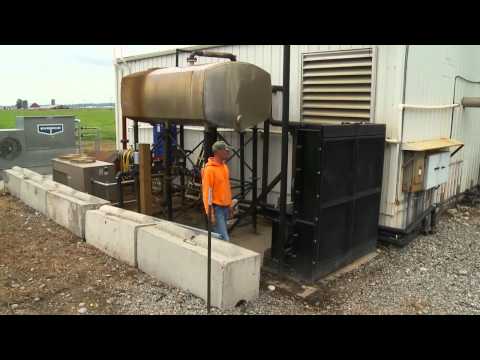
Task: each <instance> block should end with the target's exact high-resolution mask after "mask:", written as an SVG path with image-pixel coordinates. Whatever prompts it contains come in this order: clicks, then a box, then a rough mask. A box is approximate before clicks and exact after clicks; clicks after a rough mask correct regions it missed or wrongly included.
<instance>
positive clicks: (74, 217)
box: [47, 181, 110, 238]
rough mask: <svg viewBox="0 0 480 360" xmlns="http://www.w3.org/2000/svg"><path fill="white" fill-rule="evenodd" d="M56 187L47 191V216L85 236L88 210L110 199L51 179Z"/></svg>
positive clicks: (76, 233)
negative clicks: (86, 192) (77, 189)
mask: <svg viewBox="0 0 480 360" xmlns="http://www.w3.org/2000/svg"><path fill="white" fill-rule="evenodd" d="M50 183H53V184H54V186H55V187H56V188H55V189H54V190H50V191H48V192H47V216H48V217H49V218H50V219H51V220H53V221H55V222H56V223H57V224H59V225H61V226H63V227H65V228H67V229H69V230H70V231H71V232H72V233H74V234H75V235H77V236H78V237H80V238H84V237H85V216H86V212H87V210H95V209H98V208H99V207H101V206H103V205H108V204H110V203H109V202H108V201H106V200H103V199H100V198H98V197H96V196H92V195H89V194H85V193H82V192H80V191H76V190H74V189H72V188H69V187H67V186H65V185H62V184H58V183H55V182H53V181H51V182H50Z"/></svg>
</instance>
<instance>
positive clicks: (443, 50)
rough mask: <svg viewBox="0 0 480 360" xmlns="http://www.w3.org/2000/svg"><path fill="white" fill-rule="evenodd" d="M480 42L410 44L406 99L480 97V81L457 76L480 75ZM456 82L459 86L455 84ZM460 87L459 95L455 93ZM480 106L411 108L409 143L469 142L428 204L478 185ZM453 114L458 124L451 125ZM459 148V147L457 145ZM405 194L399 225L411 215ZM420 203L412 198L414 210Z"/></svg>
mask: <svg viewBox="0 0 480 360" xmlns="http://www.w3.org/2000/svg"><path fill="white" fill-rule="evenodd" d="M479 60H480V47H478V46H464V45H439V46H424V45H422V46H420V45H412V46H410V47H409V55H408V63H407V77H406V88H405V94H406V99H405V103H407V104H413V105H449V104H452V103H453V102H455V103H460V102H461V99H462V97H463V96H480V85H479V84H470V83H468V82H465V81H463V80H461V79H458V80H457V81H456V82H455V77H456V76H457V75H461V76H464V77H466V78H468V79H473V80H477V81H478V80H480V68H479V67H478V61H479ZM454 87H455V89H454ZM454 90H455V99H454V98H453V96H454ZM479 115H480V113H479V110H478V109H463V108H461V107H457V108H455V109H444V110H420V109H406V110H405V114H404V138H403V141H404V142H408V141H417V140H428V139H438V138H442V137H443V138H449V137H453V138H454V139H457V140H461V141H463V142H464V143H465V147H464V148H463V149H462V150H460V151H459V152H458V153H457V154H456V155H455V156H454V157H453V158H451V161H450V170H449V181H448V183H447V184H444V185H442V186H441V187H440V188H439V189H438V190H436V191H435V192H434V194H433V195H432V196H430V195H429V194H427V195H426V196H425V204H424V207H427V206H429V205H430V204H431V203H432V202H434V201H435V202H441V201H444V200H447V199H448V198H450V197H452V196H453V195H455V194H457V193H459V192H463V191H465V190H466V189H468V188H470V187H472V186H474V185H477V184H478V178H479V166H480V164H479V159H480V122H479V120H480V118H479ZM452 119H453V124H452ZM452 150H454V149H452ZM404 195H405V194H404V193H401V196H399V202H400V203H399V206H398V209H397V212H398V214H397V216H396V217H395V221H394V225H395V226H396V227H404V226H405V225H406V223H407V219H406V217H407V216H406V209H407V206H405V205H406V201H405V196H404ZM414 207H415V204H414V202H413V200H411V201H410V206H409V212H410V213H411V211H412V209H413V208H414Z"/></svg>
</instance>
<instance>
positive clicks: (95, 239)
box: [85, 205, 161, 267]
mask: <svg viewBox="0 0 480 360" xmlns="http://www.w3.org/2000/svg"><path fill="white" fill-rule="evenodd" d="M159 222H161V220H159V219H156V218H153V217H150V216H147V215H143V214H139V213H136V212H133V211H128V210H123V209H120V208H116V207H113V206H109V205H105V206H102V207H101V208H99V209H98V210H89V211H87V214H86V220H85V240H86V241H87V243H89V244H91V245H93V246H95V247H96V248H98V249H100V250H102V251H103V252H105V253H106V254H108V255H109V256H111V257H113V258H115V259H118V260H120V261H123V262H125V263H127V264H129V265H130V266H134V267H137V231H138V229H140V228H141V227H144V226H152V225H157V224H159Z"/></svg>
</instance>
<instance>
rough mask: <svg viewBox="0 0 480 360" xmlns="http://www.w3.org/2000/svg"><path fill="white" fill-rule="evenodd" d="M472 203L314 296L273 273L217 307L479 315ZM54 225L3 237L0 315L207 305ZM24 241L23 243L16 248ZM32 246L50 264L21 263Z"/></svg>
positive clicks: (478, 224) (382, 250) (478, 217)
mask: <svg viewBox="0 0 480 360" xmlns="http://www.w3.org/2000/svg"><path fill="white" fill-rule="evenodd" d="M478 198H479V197H477V199H478ZM4 202H5V203H6V204H7V208H6V209H7V210H6V211H4V213H5V214H4V216H7V217H8V216H11V214H10V213H9V212H11V211H12V210H11V209H14V210H15V209H17V208H16V206H17V205H18V204H17V205H16V203H15V202H10V201H4ZM471 204H472V206H459V207H457V208H455V209H451V210H449V211H447V212H446V213H445V214H444V215H443V216H442V217H441V218H440V219H439V221H438V225H437V232H436V233H435V234H433V235H428V236H419V237H418V238H417V239H415V240H414V241H413V242H412V243H411V244H409V245H408V246H406V247H404V248H396V247H393V246H388V247H385V246H380V247H379V253H378V255H377V256H376V257H375V258H374V259H373V260H371V261H370V262H369V263H368V264H366V265H364V266H362V267H360V268H358V269H357V270H355V271H352V272H350V273H348V274H345V275H343V276H341V277H339V278H337V279H335V280H332V281H329V282H327V283H326V284H321V285H319V289H320V290H319V291H318V292H317V294H316V295H315V296H314V297H313V298H311V299H309V301H308V302H307V301H304V300H301V299H298V298H295V297H294V296H293V295H292V294H290V293H286V292H285V291H284V290H282V289H281V288H280V287H279V286H278V282H277V281H274V282H273V283H274V284H275V286H274V287H275V289H274V290H273V291H272V290H269V286H270V285H273V284H272V283H270V280H272V279H271V277H270V276H263V281H262V283H261V289H260V296H259V298H258V299H257V300H255V301H253V302H250V303H247V304H245V305H243V306H239V307H238V308H235V309H233V310H230V311H221V310H219V309H213V314H239V315H240V314H246V315H250V314H480V286H479V285H480V207H479V202H478V201H472V202H471ZM9 209H10V210H9ZM15 211H17V210H15ZM24 213H25V214H29V213H28V211H24ZM15 214H16V213H15ZM15 216H17V215H15ZM19 216H20V217H23V216H24V215H23V214H22V213H20V215H19ZM28 216H33V215H28ZM12 219H13V218H12ZM22 219H23V218H22ZM10 221H12V220H10ZM27 221H28V219H27ZM42 221H43V220H42ZM21 223H23V220H22V221H21ZM5 226H6V225H5ZM49 226H50V225H49ZM51 226H52V228H53V229H54V230H52V231H49V234H48V236H46V237H44V236H43V235H42V236H43V237H42V236H40V235H41V234H40V232H41V231H40V230H41V229H43V227H39V229H40V230H39V232H38V234H37V238H36V240H35V242H33V243H31V241H30V237H29V236H27V235H28V234H25V236H23V235H24V234H23V233H22V234H20V235H22V236H20V235H19V236H15V237H7V238H8V239H10V240H9V241H10V243H11V244H10V247H5V249H4V250H3V251H4V253H7V252H6V251H9V253H14V254H15V257H13V258H14V259H16V260H15V261H14V262H8V261H7V260H8V259H10V258H6V257H4V258H3V262H2V263H0V280H1V281H2V283H3V284H4V286H3V287H0V313H5V314H11V313H16V314H24V313H25V314H32V313H75V314H80V315H82V314H83V315H89V314H102V313H108V314H175V315H180V314H205V313H206V310H205V302H204V301H203V300H201V299H199V298H197V297H195V296H193V295H191V294H188V293H186V292H184V291H181V290H179V289H175V288H171V287H169V286H167V285H165V284H162V283H160V282H158V281H156V280H155V279H153V278H151V277H150V276H148V275H146V274H144V273H142V272H140V271H138V269H133V268H131V267H129V266H127V265H125V264H122V263H120V262H118V261H116V260H115V259H112V258H110V257H108V256H106V255H104V254H102V253H101V252H99V251H97V250H96V249H94V248H92V247H90V246H89V245H88V244H85V243H83V242H77V241H78V240H75V239H71V234H70V235H69V234H67V232H66V231H64V230H62V229H59V228H58V229H57V228H56V227H55V226H54V225H51ZM8 234H9V233H8ZM8 234H7V235H8ZM62 234H63V235H64V236H63V237H62V236H61V235H62ZM67 235H68V236H67ZM17 237H20V239H17ZM2 240H4V241H3V243H6V239H5V238H4V239H2ZM18 244H21V245H22V246H23V247H19V246H18ZM47 245H48V246H50V248H51V249H55V250H54V251H55V252H54V253H50V255H49V253H48V251H45V252H44V253H45V254H43V252H42V247H43V246H47ZM29 246H32V249H33V250H32V249H30V248H29ZM27 247H28V248H27ZM18 249H24V250H22V251H20V252H13V251H14V250H18ZM47 249H48V247H45V248H44V249H43V250H47ZM28 251H36V252H37V255H38V256H40V255H42V256H48V259H49V261H50V263H51V265H52V266H53V268H52V269H53V270H52V269H50V270H49V268H48V269H47V268H43V267H42V264H44V263H45V262H46V260H45V258H44V257H39V258H38V259H36V260H35V261H34V262H32V261H33V260H31V259H30V257H29V256H30V255H27V256H28V257H27V258H25V259H24V260H27V261H26V262H25V264H24V263H23V262H21V261H20V260H21V259H22V257H23V256H25V254H30V253H28ZM51 251H53V250H51ZM9 253H8V254H9ZM52 254H55V256H54V255H52ZM70 254H75V261H74V262H72V263H70V262H68V261H66V262H65V258H68V256H72V255H70ZM29 259H30V260H29ZM40 260H42V261H40ZM61 260H63V262H65V263H66V264H63V263H62V262H61ZM76 260H78V261H76ZM86 262H88V264H87V263H86ZM84 263H85V264H84ZM7 265H8V266H7ZM74 265H75V266H74ZM56 267H60V268H58V269H57V268H56ZM71 268H72V269H71ZM59 271H60V272H59ZM60 274H61V275H60ZM34 278H35V279H34ZM37 278H38V279H37ZM51 279H53V280H52V281H50V280H51ZM273 280H278V279H273ZM52 283H54V284H52ZM274 287H272V286H270V289H273V288H274ZM47 290H48V291H47ZM30 298H31V301H30V302H29V299H30ZM73 298H75V300H73Z"/></svg>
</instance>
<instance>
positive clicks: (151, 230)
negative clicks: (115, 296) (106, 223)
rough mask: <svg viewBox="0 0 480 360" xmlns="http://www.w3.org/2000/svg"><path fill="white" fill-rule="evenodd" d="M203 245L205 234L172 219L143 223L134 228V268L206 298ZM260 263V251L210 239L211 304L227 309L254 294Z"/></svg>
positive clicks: (204, 252)
mask: <svg viewBox="0 0 480 360" xmlns="http://www.w3.org/2000/svg"><path fill="white" fill-rule="evenodd" d="M207 246H208V239H207V236H205V235H204V234H198V233H195V232H194V231H192V230H189V229H185V228H182V227H180V226H178V225H176V224H174V223H168V224H164V223H162V224H160V225H156V226H150V227H144V228H141V229H139V230H138V238H137V262H138V268H139V269H140V270H142V271H143V272H145V273H147V274H149V275H151V276H153V277H155V278H156V279H158V280H160V281H162V282H164V283H167V284H169V285H171V286H175V287H178V288H181V289H183V290H186V291H189V292H191V293H192V294H194V295H196V296H198V297H200V298H202V299H204V300H206V298H207ZM260 266H261V257H260V254H258V253H255V252H253V251H250V250H247V249H244V248H241V247H239V246H237V245H234V244H232V243H228V242H225V241H222V240H217V239H212V268H211V269H212V273H211V276H212V277H211V279H212V282H211V303H212V306H215V307H218V308H222V309H228V308H232V307H235V306H236V305H237V304H238V302H239V301H241V300H245V301H251V300H254V299H255V298H257V297H258V294H259V286H260Z"/></svg>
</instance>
